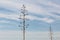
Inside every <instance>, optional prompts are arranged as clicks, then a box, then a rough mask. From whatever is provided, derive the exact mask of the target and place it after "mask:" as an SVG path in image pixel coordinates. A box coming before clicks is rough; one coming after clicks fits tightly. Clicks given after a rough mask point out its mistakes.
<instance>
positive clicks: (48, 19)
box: [27, 16, 54, 23]
mask: <svg viewBox="0 0 60 40" xmlns="http://www.w3.org/2000/svg"><path fill="white" fill-rule="evenodd" d="M27 18H28V19H30V20H38V21H44V22H47V23H52V22H54V20H53V19H50V18H40V17H36V16H27Z"/></svg>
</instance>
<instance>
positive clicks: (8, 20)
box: [0, 0, 60, 40]
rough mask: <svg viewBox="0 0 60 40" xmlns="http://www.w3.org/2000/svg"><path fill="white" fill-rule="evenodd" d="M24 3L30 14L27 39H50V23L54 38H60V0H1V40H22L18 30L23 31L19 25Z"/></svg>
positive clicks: (56, 39)
mask: <svg viewBox="0 0 60 40" xmlns="http://www.w3.org/2000/svg"><path fill="white" fill-rule="evenodd" d="M23 4H24V5H25V6H26V10H27V13H28V14H29V15H27V16H26V17H27V18H28V19H29V21H28V22H27V24H29V26H28V28H26V31H27V40H30V39H31V40H49V27H50V24H51V27H52V30H53V34H54V40H59V39H60V36H59V35H60V34H59V33H60V0H0V35H1V36H0V40H8V39H9V40H22V38H21V36H22V35H21V34H22V33H21V34H19V35H20V38H21V39H20V38H19V37H18V36H17V35H18V33H17V32H20V31H22V27H18V25H19V24H20V23H19V22H21V21H20V20H19V15H20V14H21V8H22V5H23ZM45 34H46V35H47V36H46V35H45ZM55 34H56V35H55ZM5 36H6V37H5ZM45 36H46V37H45Z"/></svg>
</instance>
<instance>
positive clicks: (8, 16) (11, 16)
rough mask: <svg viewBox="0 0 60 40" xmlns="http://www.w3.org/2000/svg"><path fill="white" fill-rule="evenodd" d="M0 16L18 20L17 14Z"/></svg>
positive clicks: (0, 15)
mask: <svg viewBox="0 0 60 40" xmlns="http://www.w3.org/2000/svg"><path fill="white" fill-rule="evenodd" d="M0 17H2V18H7V19H13V20H18V17H19V16H18V15H16V14H2V13H1V14H0Z"/></svg>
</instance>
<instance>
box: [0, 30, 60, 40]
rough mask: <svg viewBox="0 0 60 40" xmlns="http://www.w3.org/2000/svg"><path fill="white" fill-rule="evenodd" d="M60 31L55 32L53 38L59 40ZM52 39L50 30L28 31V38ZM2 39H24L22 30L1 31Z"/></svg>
mask: <svg viewBox="0 0 60 40" xmlns="http://www.w3.org/2000/svg"><path fill="white" fill-rule="evenodd" d="M59 35H60V32H54V34H53V39H55V38H56V39H57V40H59V39H60V38H59V37H60V36H59ZM37 39H38V40H40V39H41V40H50V34H49V32H37V31H35V32H32V31H26V40H37ZM0 40H22V31H0Z"/></svg>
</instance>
